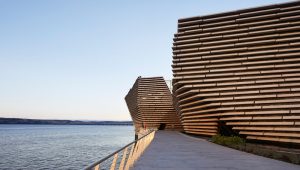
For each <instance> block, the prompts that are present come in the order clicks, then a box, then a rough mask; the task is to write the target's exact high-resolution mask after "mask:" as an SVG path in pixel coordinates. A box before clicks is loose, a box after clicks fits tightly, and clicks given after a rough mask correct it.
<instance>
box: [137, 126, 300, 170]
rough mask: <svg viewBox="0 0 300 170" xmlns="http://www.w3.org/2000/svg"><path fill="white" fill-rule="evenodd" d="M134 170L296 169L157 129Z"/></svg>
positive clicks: (275, 161)
mask: <svg viewBox="0 0 300 170" xmlns="http://www.w3.org/2000/svg"><path fill="white" fill-rule="evenodd" d="M133 169H134V170H160V169H167V170H179V169H180V170H191V169H192V170H223V169H226V170H300V166H299V165H294V164H290V163H286V162H282V161H277V160H273V159H269V158H265V157H261V156H257V155H253V154H250V153H246V152H241V151H238V150H234V149H230V148H227V147H223V146H220V145H216V144H213V143H210V142H208V141H206V140H203V139H198V138H193V137H189V136H186V135H184V134H181V133H179V132H172V131H158V132H156V134H155V138H154V140H153V141H152V143H151V144H150V146H149V147H148V148H147V150H146V151H145V153H144V154H143V155H142V156H141V157H140V159H139V160H138V161H137V162H136V163H135V165H134V167H133Z"/></svg>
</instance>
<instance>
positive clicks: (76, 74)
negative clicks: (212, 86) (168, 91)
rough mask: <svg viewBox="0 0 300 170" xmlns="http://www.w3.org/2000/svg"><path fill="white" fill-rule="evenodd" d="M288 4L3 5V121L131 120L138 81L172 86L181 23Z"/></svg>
mask: <svg viewBox="0 0 300 170" xmlns="http://www.w3.org/2000/svg"><path fill="white" fill-rule="evenodd" d="M286 1H287V0H226V1H225V0H223V1H220V0H202V1H199V0H189V1H182V0H181V1H180V0H151V1H146V0H127V1H120V0H119V1H117V0H107V1H104V0H103V1H101V0H63V1H62V0H42V1H41V0H26V1H23V0H6V1H5V0H0V117H18V118H39V119H72V120H75V119H76V120H78V119H80V120H130V115H129V112H128V109H127V106H126V103H125V101H124V97H125V95H126V94H127V92H128V90H129V89H130V88H131V86H132V85H133V83H134V81H135V79H136V78H137V77H138V76H143V77H147V76H164V77H165V79H172V71H171V63H172V49H171V47H172V39H173V34H174V33H175V32H176V30H177V20H178V18H184V17H191V16H197V15H207V14H212V13H218V12H225V11H230V10H237V9H241V8H248V7H255V6H260V5H267V4H273V3H281V2H286Z"/></svg>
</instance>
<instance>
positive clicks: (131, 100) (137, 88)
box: [125, 77, 182, 131]
mask: <svg viewBox="0 0 300 170" xmlns="http://www.w3.org/2000/svg"><path fill="white" fill-rule="evenodd" d="M125 100H126V103H127V106H128V109H129V112H130V115H131V117H132V120H133V122H134V125H135V129H136V131H139V129H140V128H141V127H143V126H146V128H154V129H158V128H159V127H160V126H161V124H165V125H166V127H165V128H166V129H174V130H181V129H182V127H181V125H180V122H179V117H178V116H177V115H176V112H175V110H174V107H173V101H172V95H171V93H170V90H169V88H168V86H167V84H166V82H165V80H164V79H163V77H150V78H141V77H139V78H137V80H136V81H135V83H134V85H133V87H132V88H131V89H130V91H129V92H128V94H127V95H126V97H125Z"/></svg>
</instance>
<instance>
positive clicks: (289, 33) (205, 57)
mask: <svg viewBox="0 0 300 170" xmlns="http://www.w3.org/2000/svg"><path fill="white" fill-rule="evenodd" d="M172 68H173V81H172V86H173V87H172V93H171V92H170V90H169V88H168V86H167V85H166V83H165V81H164V80H163V78H162V77H152V78H142V77H139V78H137V80H136V82H135V83H134V85H133V87H132V88H131V90H130V91H129V93H128V95H127V96H126V102H127V105H128V108H129V111H130V114H131V117H132V119H133V121H134V125H135V128H136V131H137V132H138V131H139V129H140V128H141V127H144V128H145V127H146V128H155V129H159V128H160V129H173V130H180V131H184V132H186V133H189V134H195V135H205V136H213V135H216V134H223V135H239V136H242V137H244V138H246V139H251V140H257V141H269V142H270V141H271V142H277V143H294V144H300V2H299V1H294V2H289V3H283V4H276V5H270V6H263V7H257V8H251V9H243V10H237V11H231V12H225V13H218V14H212V15H207V16H197V17H191V18H182V19H179V20H178V32H177V33H175V35H174V43H173V64H172Z"/></svg>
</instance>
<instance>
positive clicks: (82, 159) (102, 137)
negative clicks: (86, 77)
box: [0, 125, 134, 170]
mask: <svg viewBox="0 0 300 170" xmlns="http://www.w3.org/2000/svg"><path fill="white" fill-rule="evenodd" d="M133 140H134V128H133V126H100V125H0V169H24V170H33V169H83V168H84V167H86V166H87V165H90V164H91V163H93V162H95V161H98V160H100V159H101V158H103V157H105V156H107V155H108V154H110V153H112V152H113V151H115V150H117V149H119V148H121V147H122V146H124V145H126V144H127V143H129V142H131V141H133Z"/></svg>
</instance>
